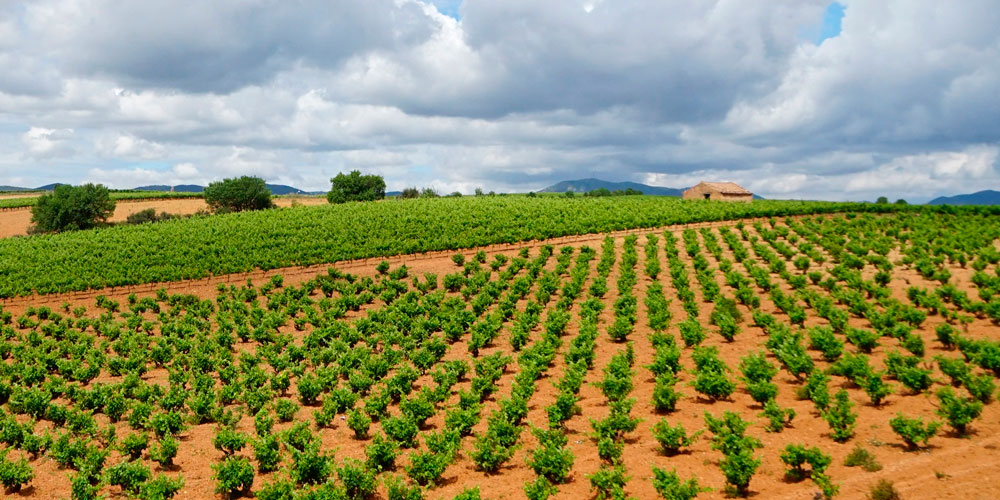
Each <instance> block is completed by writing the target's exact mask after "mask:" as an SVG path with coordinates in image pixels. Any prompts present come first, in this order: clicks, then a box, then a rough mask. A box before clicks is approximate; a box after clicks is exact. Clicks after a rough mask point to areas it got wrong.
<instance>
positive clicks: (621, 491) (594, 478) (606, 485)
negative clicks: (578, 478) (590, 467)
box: [587, 464, 629, 500]
mask: <svg viewBox="0 0 1000 500" xmlns="http://www.w3.org/2000/svg"><path fill="white" fill-rule="evenodd" d="M587 479H589V480H590V489H591V490H596V491H597V500H605V499H611V500H625V483H627V482H628V480H629V476H628V475H627V474H626V473H625V466H624V465H608V464H603V465H601V468H600V469H597V472H595V473H593V474H590V475H589V476H587Z"/></svg>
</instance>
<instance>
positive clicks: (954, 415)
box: [937, 387, 983, 435]
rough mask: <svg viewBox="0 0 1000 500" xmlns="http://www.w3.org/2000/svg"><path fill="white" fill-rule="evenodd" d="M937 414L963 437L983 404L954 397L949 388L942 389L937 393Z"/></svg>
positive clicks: (980, 411)
mask: <svg viewBox="0 0 1000 500" xmlns="http://www.w3.org/2000/svg"><path fill="white" fill-rule="evenodd" d="M937 397H938V409H937V414H938V415H939V416H941V417H944V418H945V419H946V420H947V421H948V425H950V426H951V428H952V429H954V431H955V433H956V434H959V435H965V433H966V430H967V428H968V425H969V424H970V423H972V421H973V420H975V419H976V418H978V417H979V415H980V413H982V411H983V403H981V402H979V401H976V400H974V399H969V398H960V397H958V396H956V395H955V391H953V390H952V388H951V387H942V388H940V389H938V391H937Z"/></svg>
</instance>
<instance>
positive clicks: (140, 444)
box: [118, 432, 149, 460]
mask: <svg viewBox="0 0 1000 500" xmlns="http://www.w3.org/2000/svg"><path fill="white" fill-rule="evenodd" d="M148 446H149V434H146V433H145V432H142V433H133V434H129V435H128V436H125V437H124V438H123V439H122V440H121V441H120V442H119V445H118V449H119V450H120V451H121V452H122V454H123V455H128V458H129V460H136V459H138V458H139V457H141V456H142V452H143V451H144V450H145V449H146V448H147V447H148Z"/></svg>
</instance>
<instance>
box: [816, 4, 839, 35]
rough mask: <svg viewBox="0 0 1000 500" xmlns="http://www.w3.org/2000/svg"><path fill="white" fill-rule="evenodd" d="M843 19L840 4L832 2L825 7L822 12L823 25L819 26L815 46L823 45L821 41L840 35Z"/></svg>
mask: <svg viewBox="0 0 1000 500" xmlns="http://www.w3.org/2000/svg"><path fill="white" fill-rule="evenodd" d="M843 19H844V6H843V4H841V3H838V2H833V3H831V4H830V5H828V6H827V7H826V11H825V12H823V24H822V25H821V26H820V30H819V36H817V37H816V45H819V44H821V43H823V40H826V39H828V38H834V37H836V36H837V35H839V34H840V22H841V21H842V20H843Z"/></svg>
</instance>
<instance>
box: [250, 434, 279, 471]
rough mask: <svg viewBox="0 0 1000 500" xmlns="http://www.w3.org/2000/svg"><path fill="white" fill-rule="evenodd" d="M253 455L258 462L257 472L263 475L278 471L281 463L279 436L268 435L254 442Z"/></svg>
mask: <svg viewBox="0 0 1000 500" xmlns="http://www.w3.org/2000/svg"><path fill="white" fill-rule="evenodd" d="M253 455H254V459H256V460H257V470H258V471H260V472H261V473H267V472H271V471H274V470H277V469H278V464H280V463H281V449H280V447H279V445H278V438H277V436H275V435H273V434H267V435H264V436H261V437H260V438H258V439H257V440H256V441H254V443H253Z"/></svg>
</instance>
